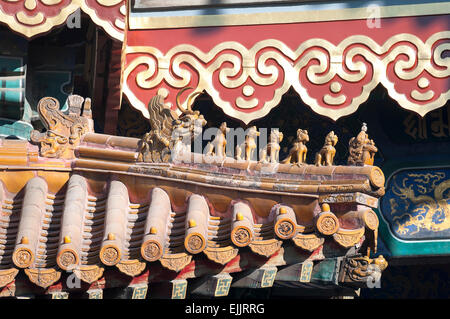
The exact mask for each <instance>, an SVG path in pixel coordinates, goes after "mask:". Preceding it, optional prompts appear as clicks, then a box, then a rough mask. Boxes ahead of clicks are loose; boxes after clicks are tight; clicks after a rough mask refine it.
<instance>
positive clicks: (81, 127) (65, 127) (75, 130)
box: [30, 97, 92, 159]
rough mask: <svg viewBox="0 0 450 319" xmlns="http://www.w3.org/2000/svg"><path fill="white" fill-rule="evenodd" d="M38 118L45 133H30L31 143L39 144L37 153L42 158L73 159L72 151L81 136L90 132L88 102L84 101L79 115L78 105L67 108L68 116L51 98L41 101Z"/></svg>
mask: <svg viewBox="0 0 450 319" xmlns="http://www.w3.org/2000/svg"><path fill="white" fill-rule="evenodd" d="M37 109H38V112H39V117H40V118H41V121H42V123H43V124H44V126H45V128H46V129H47V131H46V132H44V133H40V132H39V131H36V130H34V131H32V132H31V136H30V138H31V141H32V142H34V143H38V144H39V146H40V147H39V152H40V155H41V156H43V157H51V158H64V159H72V158H74V150H75V148H76V146H77V145H78V144H79V142H80V139H81V136H82V135H84V134H85V133H87V132H89V131H91V130H92V127H91V123H90V120H91V113H90V100H89V99H86V102H85V104H84V111H83V114H85V115H81V113H80V110H81V106H80V105H73V106H72V107H70V108H69V114H64V113H63V112H61V111H60V109H59V102H58V100H57V99H55V98H52V97H45V98H43V99H41V100H40V101H39V103H38V106H37Z"/></svg>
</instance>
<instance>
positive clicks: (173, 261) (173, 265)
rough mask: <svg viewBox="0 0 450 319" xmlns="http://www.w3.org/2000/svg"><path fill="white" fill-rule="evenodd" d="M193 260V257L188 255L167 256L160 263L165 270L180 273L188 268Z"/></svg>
mask: <svg viewBox="0 0 450 319" xmlns="http://www.w3.org/2000/svg"><path fill="white" fill-rule="evenodd" d="M191 260H192V256H191V255H188V254H186V253H179V254H173V255H171V254H166V255H163V256H162V257H161V258H160V259H159V261H160V262H161V265H163V266H164V267H165V268H167V269H170V270H173V271H176V272H179V271H181V270H182V269H183V268H184V267H186V266H187V265H188V264H189V263H190V262H191Z"/></svg>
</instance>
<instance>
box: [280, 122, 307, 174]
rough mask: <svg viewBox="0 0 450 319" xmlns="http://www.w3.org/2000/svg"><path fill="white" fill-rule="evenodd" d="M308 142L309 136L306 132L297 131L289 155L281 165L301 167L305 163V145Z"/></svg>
mask: <svg viewBox="0 0 450 319" xmlns="http://www.w3.org/2000/svg"><path fill="white" fill-rule="evenodd" d="M307 142H309V135H308V131H307V130H302V129H300V128H299V129H298V130H297V139H296V140H295V141H294V143H293V145H292V147H291V149H290V150H289V155H288V157H286V158H285V159H284V160H283V162H282V163H283V164H289V163H291V164H296V165H302V164H305V163H306V153H307V152H308V148H307V147H306V145H305V144H306V143H307Z"/></svg>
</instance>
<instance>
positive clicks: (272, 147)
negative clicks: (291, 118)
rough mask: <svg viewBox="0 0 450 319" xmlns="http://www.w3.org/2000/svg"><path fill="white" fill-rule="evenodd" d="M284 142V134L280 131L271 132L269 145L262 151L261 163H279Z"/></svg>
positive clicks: (260, 155)
mask: <svg viewBox="0 0 450 319" xmlns="http://www.w3.org/2000/svg"><path fill="white" fill-rule="evenodd" d="M282 140H283V133H282V132H280V131H279V130H278V129H275V130H272V131H271V132H270V138H269V143H268V144H267V145H266V146H265V147H264V148H263V149H262V150H261V152H260V154H259V161H260V162H262V163H267V162H269V163H277V162H278V159H279V155H280V143H281V141H282Z"/></svg>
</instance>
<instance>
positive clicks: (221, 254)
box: [203, 246, 239, 265]
mask: <svg viewBox="0 0 450 319" xmlns="http://www.w3.org/2000/svg"><path fill="white" fill-rule="evenodd" d="M203 252H204V253H205V255H206V256H207V257H208V259H210V260H212V261H214V262H216V263H218V264H222V265H225V264H226V263H228V262H229V261H230V260H232V259H233V258H234V257H236V256H237V254H238V252H239V249H238V248H234V247H232V246H228V247H219V248H212V247H208V248H206V249H205V250H204V251H203Z"/></svg>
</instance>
